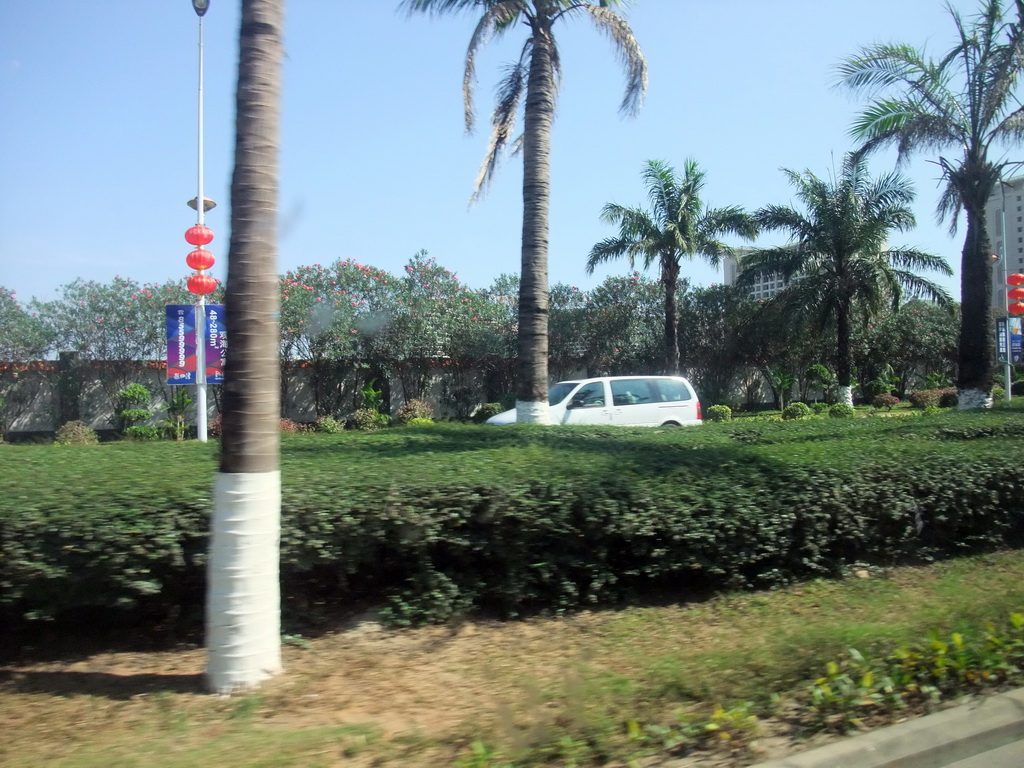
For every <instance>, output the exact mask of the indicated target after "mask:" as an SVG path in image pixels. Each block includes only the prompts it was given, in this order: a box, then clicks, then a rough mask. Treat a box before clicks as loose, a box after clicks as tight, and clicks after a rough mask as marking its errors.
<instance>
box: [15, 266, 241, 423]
mask: <svg viewBox="0 0 1024 768" xmlns="http://www.w3.org/2000/svg"><path fill="white" fill-rule="evenodd" d="M220 295H221V294H220V292H219V290H218V292H215V293H214V294H213V295H212V296H211V301H218V300H219V298H220ZM195 299H196V297H195V296H194V295H193V294H191V293H189V292H188V289H187V288H186V287H185V280H184V278H182V279H181V280H177V281H166V282H164V283H145V284H141V283H139V282H137V281H136V280H133V279H131V278H126V277H121V276H120V275H118V276H115V277H114V279H113V280H111V281H110V282H107V283H102V282H98V281H95V280H82V279H76V280H73V281H72V282H70V283H67V284H65V285H62V286H61V287H60V292H59V296H58V297H57V298H56V299H52V300H50V301H39V300H33V301H32V302H31V304H30V308H31V309H32V311H33V312H35V313H36V314H38V317H39V321H40V322H41V323H42V324H43V326H44V327H45V329H46V335H47V336H48V338H49V339H50V347H49V350H48V351H49V352H50V353H51V354H52V353H58V352H65V351H71V352H77V353H78V355H79V356H80V357H81V358H82V359H84V360H88V361H90V368H91V370H92V372H93V373H95V374H96V375H97V376H98V381H99V384H100V387H101V389H102V391H103V393H104V394H105V395H106V398H107V401H108V403H109V405H110V406H111V407H113V408H114V412H115V413H116V412H117V407H116V402H115V401H116V398H117V393H118V392H120V391H121V390H122V389H124V388H125V387H126V386H128V385H129V384H130V383H132V382H133V381H135V380H136V379H137V378H138V374H139V365H138V363H141V362H143V361H151V360H163V359H164V356H165V354H166V351H167V336H166V328H167V325H166V320H165V317H166V315H165V309H164V307H165V306H166V305H167V304H193V303H194V302H195Z"/></svg>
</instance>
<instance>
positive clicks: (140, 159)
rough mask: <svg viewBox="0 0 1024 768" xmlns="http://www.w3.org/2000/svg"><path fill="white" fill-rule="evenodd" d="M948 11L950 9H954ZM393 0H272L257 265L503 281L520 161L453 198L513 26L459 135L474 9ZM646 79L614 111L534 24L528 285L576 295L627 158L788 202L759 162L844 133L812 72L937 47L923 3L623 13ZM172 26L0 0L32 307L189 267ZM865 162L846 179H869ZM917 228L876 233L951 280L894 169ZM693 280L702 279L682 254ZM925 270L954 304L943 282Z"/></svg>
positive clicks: (186, 120)
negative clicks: (275, 107)
mask: <svg viewBox="0 0 1024 768" xmlns="http://www.w3.org/2000/svg"><path fill="white" fill-rule="evenodd" d="M238 5H239V4H238V2H236V1H235V0H211V8H210V11H209V13H208V14H207V15H206V17H205V19H204V23H203V28H204V41H205V79H204V90H205V123H206V130H205V144H206V150H205V155H206V163H205V179H206V181H205V192H206V194H207V195H208V196H209V197H212V198H214V199H215V200H216V201H217V202H218V203H219V206H218V207H217V208H216V209H215V210H213V211H211V212H210V213H209V214H208V215H207V225H208V226H209V227H210V228H211V229H212V230H213V231H214V233H215V235H216V239H215V240H214V242H213V243H212V245H211V246H209V248H210V250H212V251H213V253H214V254H215V256H216V257H217V258H218V264H217V266H216V267H215V268H214V274H215V275H216V276H218V277H223V274H224V268H225V264H226V260H227V252H228V242H229V237H230V232H229V221H230V200H229V192H228V190H229V183H230V174H231V162H232V151H233V138H234V137H233V129H234V126H233V120H234V102H233V99H234V86H235V76H236V73H235V66H236V61H237V34H238V29H237V27H238ZM953 5H954V6H955V7H957V8H959V9H960V10H961V12H963V13H965V14H969V13H973V12H974V10H975V8H976V3H975V2H974V0H955V2H954V3H953ZM397 6H398V2H397V0H368V1H367V0H364V1H362V2H357V0H290V2H289V3H288V8H287V27H286V48H287V58H286V61H285V66H284V102H283V126H282V152H281V171H282V176H281V201H280V222H281V227H280V231H281V237H280V256H279V271H282V272H283V271H284V270H286V269H289V268H293V267H296V266H299V265H302V264H312V263H329V262H331V261H334V260H335V259H338V258H353V259H355V260H357V261H360V262H362V263H365V264H371V265H373V266H376V267H379V268H382V269H386V270H389V271H392V272H396V271H399V270H400V269H401V267H402V265H404V264H405V263H406V261H407V260H408V259H409V257H411V256H412V255H413V254H414V253H415V252H416V251H418V250H420V249H426V250H427V251H428V252H429V253H430V255H431V256H433V257H435V258H436V259H437V260H438V262H439V263H440V264H442V265H443V266H446V267H448V268H449V269H451V270H453V271H455V272H456V273H457V275H458V276H459V278H460V280H462V281H463V282H464V283H467V284H469V285H470V286H472V287H475V288H483V287H486V286H487V285H489V284H490V283H491V282H492V280H493V279H494V278H495V277H497V276H498V275H499V274H501V273H503V272H510V273H518V271H519V253H520V250H519V249H520V228H521V222H522V219H521V215H522V205H521V192H520V184H521V177H522V175H521V162H520V161H519V160H518V159H517V158H508V159H507V161H506V162H505V163H504V165H503V167H502V169H501V171H500V172H499V175H498V176H497V178H496V180H495V182H494V184H493V185H492V187H491V189H490V191H489V192H488V194H487V195H486V196H485V197H484V198H483V199H482V200H481V201H480V202H478V203H477V204H476V205H474V206H473V207H472V208H470V207H469V206H468V199H469V196H470V194H471V192H472V186H473V181H474V179H475V177H476V172H477V169H478V166H479V163H480V161H481V159H482V158H483V155H484V152H485V149H486V141H487V128H488V126H489V122H488V118H489V116H490V111H491V108H492V104H493V93H494V87H495V84H496V83H497V80H498V78H499V76H500V74H501V67H502V65H503V64H504V63H506V62H509V61H511V60H512V59H513V58H514V57H515V56H517V55H518V50H519V47H520V46H521V44H522V39H523V38H522V35H521V34H519V33H512V35H511V36H509V37H508V38H507V39H504V40H500V41H495V42H493V43H492V44H491V45H490V46H489V47H488V48H487V49H485V51H484V53H483V54H482V55H481V56H480V57H479V59H478V67H477V73H478V76H479V81H478V83H477V91H476V104H477V108H478V125H479V128H478V130H477V132H476V133H474V134H472V135H469V136H467V135H466V134H465V133H464V131H463V122H462V98H461V83H462V70H463V62H464V55H465V50H466V45H467V43H468V40H469V37H470V33H471V31H472V29H473V26H474V23H475V17H473V16H468V15H463V16H456V17H446V18H433V17H426V16H416V17H413V18H409V17H407V16H406V15H405V14H404V13H400V12H398V10H397ZM628 18H629V20H630V23H631V25H632V27H633V30H634V32H635V34H636V36H637V38H638V40H639V41H640V44H641V46H642V48H643V50H644V53H645V55H646V57H647V61H648V65H649V71H650V83H649V88H648V93H647V99H646V104H645V106H644V108H643V110H642V111H641V112H640V114H639V116H638V117H637V118H636V119H627V118H623V117H621V116H620V115H619V113H618V111H617V109H618V104H619V101H620V99H621V95H622V88H623V82H624V78H623V74H622V72H621V70H620V68H619V65H618V61H617V58H616V56H615V54H614V52H613V51H612V49H611V46H610V44H609V43H608V41H607V40H606V39H605V38H604V37H603V36H601V35H599V34H598V33H597V32H596V30H595V29H594V28H593V26H592V25H591V24H589V23H588V22H587V21H586V20H585V19H580V20H577V21H570V22H569V23H567V24H563V25H562V28H561V30H560V31H559V37H558V40H559V45H560V49H561V52H562V60H563V67H564V80H563V84H562V90H561V95H560V101H559V104H558V115H557V118H556V123H555V128H554V134H553V144H552V208H551V240H550V261H551V266H550V279H551V282H552V283H555V282H559V281H561V282H565V283H570V284H573V285H578V286H580V287H589V286H593V285H595V284H596V283H597V282H599V281H600V280H601V279H602V278H603V277H604V276H606V275H608V274H621V273H623V272H625V271H626V269H627V265H626V263H625V262H623V263H621V264H613V265H611V266H609V267H608V268H607V269H603V270H599V271H598V272H597V273H595V275H594V276H587V275H586V274H585V271H584V264H585V260H586V256H587V253H588V252H589V250H590V248H591V246H592V245H593V244H594V243H596V242H597V241H599V240H601V239H603V238H604V237H607V236H609V235H610V234H612V229H611V228H610V227H609V226H608V225H606V224H603V223H602V222H601V221H600V219H599V212H600V210H601V207H602V206H603V205H604V204H605V203H607V202H610V201H614V202H618V203H621V204H624V205H639V204H643V203H645V190H644V187H643V184H642V181H641V178H640V171H641V168H642V165H643V163H644V162H645V161H646V160H648V159H652V158H658V159H664V160H667V161H669V162H671V163H673V164H675V165H676V166H677V167H681V166H682V164H683V161H684V160H685V159H686V158H688V157H693V158H695V159H697V160H698V161H699V162H700V164H701V165H702V166H703V167H704V169H705V170H706V172H707V176H708V181H707V186H706V189H705V194H706V200H707V202H709V203H710V204H712V205H715V206H720V205H733V204H735V205H741V206H744V207H746V208H748V209H754V208H757V207H759V206H761V205H764V204H767V203H790V202H793V200H792V194H791V187H790V186H789V185H788V183H787V182H786V180H785V178H784V177H783V175H782V174H781V173H780V172H779V168H782V167H787V168H793V169H796V170H804V169H809V170H811V171H813V172H814V173H816V174H817V175H819V176H826V175H827V174H829V173H831V171H832V169H833V168H838V167H839V164H840V162H841V158H842V155H843V153H844V152H845V151H847V150H848V149H850V148H851V142H850V139H849V138H848V133H847V132H848V128H849V124H850V121H851V119H852V116H853V114H854V112H855V111H856V109H857V107H858V102H857V101H856V100H854V99H853V98H852V97H850V96H849V95H848V94H845V93H843V92H840V91H837V90H835V89H834V88H833V87H832V86H833V83H834V82H835V66H836V64H837V63H838V62H839V61H840V60H841V59H842V58H843V57H844V56H847V55H849V54H852V53H854V52H856V50H857V49H858V48H859V47H860V46H861V45H865V44H870V43H872V42H882V41H902V42H908V43H912V44H915V45H918V46H920V45H927V47H928V50H929V51H932V52H934V53H936V54H938V53H939V52H941V51H944V50H945V49H946V48H947V47H948V46H949V45H950V43H951V41H952V37H951V35H952V32H953V28H952V23H951V21H950V19H949V16H948V14H947V13H946V12H945V10H944V8H943V4H942V2H941V1H940V0H895V1H894V0H716V1H715V2H706V1H705V0H700V1H698V0H639V1H638V2H636V3H635V4H634V5H633V7H632V8H631V9H630V11H629V13H628ZM197 43H198V20H197V17H196V16H195V14H194V13H193V11H192V7H191V3H190V0H34V2H28V3H26V2H15V1H14V0H2V2H0V115H2V118H0V285H3V286H5V287H6V288H8V289H11V290H14V291H16V292H17V298H19V299H20V300H22V301H27V300H28V299H30V298H31V297H33V296H34V297H38V298H41V299H49V298H54V297H55V296H56V295H57V294H56V291H57V289H58V287H59V286H60V285H61V284H64V283H67V282H70V281H71V280H73V279H75V278H76V277H82V278H87V279H93V280H99V281H107V280H110V279H112V278H113V277H114V276H115V275H122V276H127V277H131V278H134V279H136V280H139V281H144V282H148V281H163V280H166V279H177V278H179V277H183V276H185V275H187V274H188V273H189V270H188V268H187V267H186V265H185V255H186V254H187V253H188V251H189V250H190V246H188V245H187V244H186V243H185V241H184V238H183V234H184V231H185V230H186V229H187V228H188V227H189V226H191V225H192V224H194V223H195V214H194V213H193V212H192V211H191V210H189V209H188V208H186V206H185V202H186V201H187V200H188V199H190V198H192V197H194V196H195V194H196V155H197V136H196V111H197V97H196V89H197V71H196V70H197V58H198V57H197V50H198V46H197ZM893 159H894V158H893V156H892V155H891V154H888V155H887V154H883V155H878V156H877V157H876V158H874V159H873V161H872V164H871V169H872V172H873V173H876V174H880V173H882V172H886V171H888V170H891V168H892V163H893ZM904 170H905V172H906V173H907V175H908V176H910V177H911V179H913V181H914V182H915V184H916V188H917V191H918V202H917V206H916V210H917V218H918V228H917V229H916V230H914V231H912V232H910V233H908V234H906V235H905V236H903V237H896V238H894V240H893V242H894V244H906V245H913V246H917V247H920V248H922V249H924V250H928V251H931V252H933V253H938V254H941V255H943V256H944V257H946V258H947V260H948V261H949V262H950V264H951V265H952V266H953V267H954V269H957V270H958V265H959V259H960V250H961V247H962V235H963V227H962V226H961V230H960V234H959V235H958V236H957V237H955V238H951V237H950V236H949V235H948V234H947V231H946V226H945V225H938V224H937V223H936V222H935V219H934V215H933V211H934V207H935V203H936V200H937V198H938V189H937V171H936V168H935V166H934V165H933V164H931V163H929V162H927V161H926V157H925V156H922V157H920V158H918V159H916V160H915V161H914V162H913V163H912V164H911V165H910V166H908V167H907V168H905V169H904ZM684 270H685V271H686V273H687V274H688V275H689V276H690V277H691V278H692V280H693V281H694V282H695V283H698V284H704V285H707V284H711V283H714V282H718V281H720V280H721V277H720V274H719V273H716V272H715V270H713V269H711V268H710V267H708V266H707V265H705V264H703V263H700V262H694V263H692V264H690V265H689V266H687V267H684ZM942 282H943V284H944V285H946V287H947V288H948V289H949V290H950V291H951V292H952V293H953V294H954V295H955V296H957V297H959V276H958V274H957V276H955V277H953V278H950V279H944V280H943V281H942Z"/></svg>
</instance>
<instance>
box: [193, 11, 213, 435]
mask: <svg viewBox="0 0 1024 768" xmlns="http://www.w3.org/2000/svg"><path fill="white" fill-rule="evenodd" d="M192 8H193V10H195V12H196V15H197V16H198V17H199V110H198V115H199V121H198V122H199V170H198V174H197V175H198V183H197V186H198V188H199V189H198V192H197V194H196V226H200V227H201V226H204V225H205V221H206V198H205V197H203V15H204V14H205V13H206V12H207V10H209V8H210V0H192ZM206 419H207V405H206V296H205V294H199V301H198V302H197V303H196V436H197V437H198V438H199V442H201V443H205V442H206V438H207V431H208V430H207V424H206Z"/></svg>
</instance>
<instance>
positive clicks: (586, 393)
mask: <svg viewBox="0 0 1024 768" xmlns="http://www.w3.org/2000/svg"><path fill="white" fill-rule="evenodd" d="M603 405H604V384H602V383H601V382H600V381H599V382H597V383H595V384H588V385H587V386H585V387H583V388H582V389H581V390H580V391H579V392H577V393H576V394H575V395H573V396H572V402H571V403H569V407H570V408H595V407H599V406H603Z"/></svg>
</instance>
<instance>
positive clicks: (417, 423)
mask: <svg viewBox="0 0 1024 768" xmlns="http://www.w3.org/2000/svg"><path fill="white" fill-rule="evenodd" d="M433 423H434V420H433V419H409V420H408V421H407V422H405V426H407V427H424V426H426V425H428V424H433Z"/></svg>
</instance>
